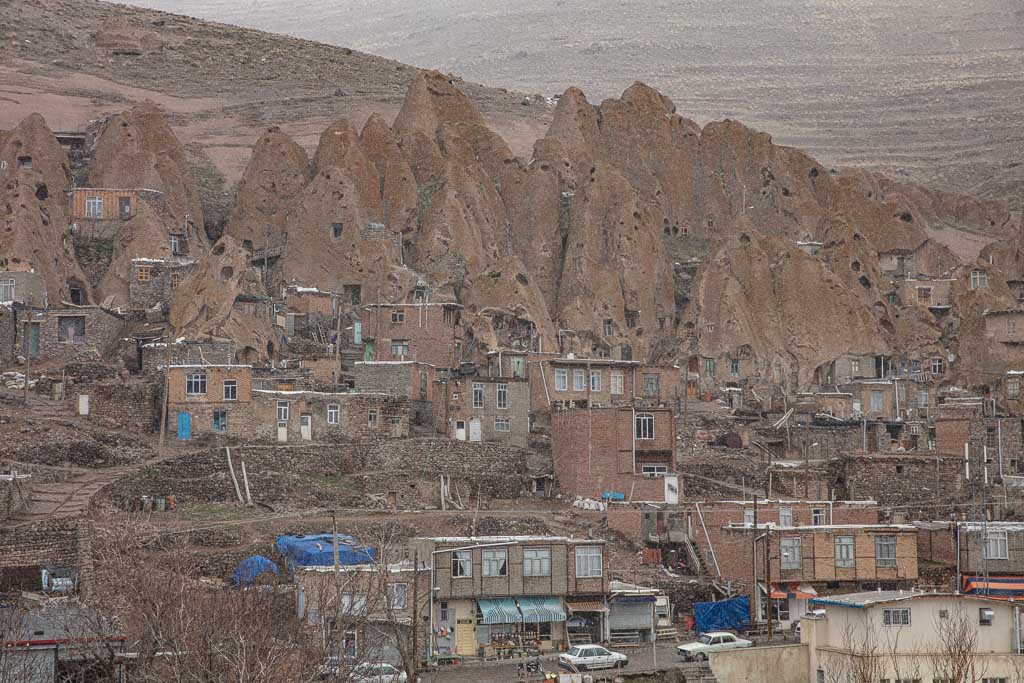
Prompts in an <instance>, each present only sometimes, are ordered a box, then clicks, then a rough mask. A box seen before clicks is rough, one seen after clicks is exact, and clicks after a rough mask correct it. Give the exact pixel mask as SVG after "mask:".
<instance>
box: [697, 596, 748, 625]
mask: <svg viewBox="0 0 1024 683" xmlns="http://www.w3.org/2000/svg"><path fill="white" fill-rule="evenodd" d="M693 618H694V621H696V622H697V633H707V632H708V631H737V630H741V629H745V628H749V627H750V598H748V597H747V596H746V595H741V596H739V597H738V598H730V599H729V600H721V601H719V602H695V603H693Z"/></svg>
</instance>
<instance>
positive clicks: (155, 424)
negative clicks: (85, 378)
mask: <svg viewBox="0 0 1024 683" xmlns="http://www.w3.org/2000/svg"><path fill="white" fill-rule="evenodd" d="M76 394H88V396H89V417H90V418H92V419H101V420H102V419H107V420H113V421H115V422H116V423H117V424H118V425H119V426H120V427H122V428H123V429H125V430H126V431H131V432H136V433H138V432H150V433H151V432H156V431H159V430H160V408H161V407H162V402H163V386H162V384H160V383H156V382H142V383H132V384H120V383H118V384H93V385H89V386H80V387H78V389H77V390H76Z"/></svg>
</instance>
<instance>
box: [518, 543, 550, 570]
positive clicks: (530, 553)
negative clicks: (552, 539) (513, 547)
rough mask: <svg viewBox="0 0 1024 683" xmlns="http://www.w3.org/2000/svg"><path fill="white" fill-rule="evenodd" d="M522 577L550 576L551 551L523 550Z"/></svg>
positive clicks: (542, 549)
mask: <svg viewBox="0 0 1024 683" xmlns="http://www.w3.org/2000/svg"><path fill="white" fill-rule="evenodd" d="M523 576H551V550H549V549H548V548H524V549H523Z"/></svg>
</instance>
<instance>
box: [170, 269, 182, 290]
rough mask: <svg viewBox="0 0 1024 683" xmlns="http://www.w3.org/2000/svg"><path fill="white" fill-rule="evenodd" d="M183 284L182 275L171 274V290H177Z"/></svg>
mask: <svg viewBox="0 0 1024 683" xmlns="http://www.w3.org/2000/svg"><path fill="white" fill-rule="evenodd" d="M180 284H181V273H171V289H177V288H178V285H180Z"/></svg>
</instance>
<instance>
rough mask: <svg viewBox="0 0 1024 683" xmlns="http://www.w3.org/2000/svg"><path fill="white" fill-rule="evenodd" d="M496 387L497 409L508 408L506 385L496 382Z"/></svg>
mask: <svg viewBox="0 0 1024 683" xmlns="http://www.w3.org/2000/svg"><path fill="white" fill-rule="evenodd" d="M496 389H497V406H498V410H507V409H508V385H507V384H498V385H497V386H496Z"/></svg>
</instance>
